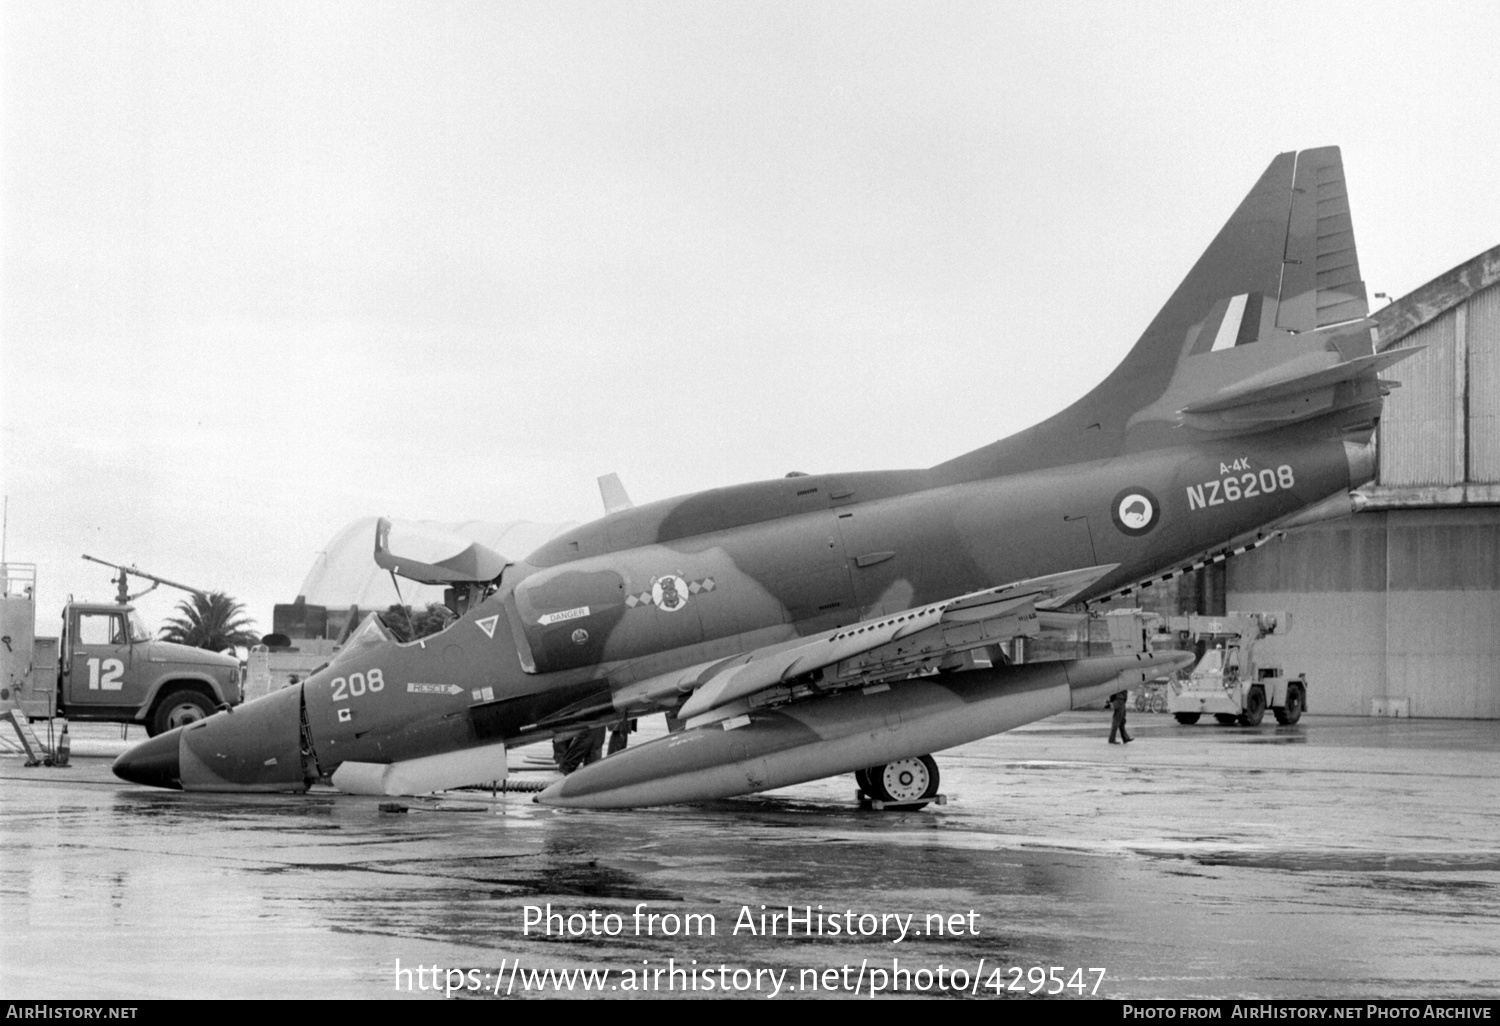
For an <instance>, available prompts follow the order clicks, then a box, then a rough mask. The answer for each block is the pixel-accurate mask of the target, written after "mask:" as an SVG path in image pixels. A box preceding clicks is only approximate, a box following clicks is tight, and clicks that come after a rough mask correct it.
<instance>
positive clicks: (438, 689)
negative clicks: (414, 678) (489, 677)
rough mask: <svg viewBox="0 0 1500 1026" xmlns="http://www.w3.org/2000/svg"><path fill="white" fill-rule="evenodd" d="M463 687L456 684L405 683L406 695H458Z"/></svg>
mask: <svg viewBox="0 0 1500 1026" xmlns="http://www.w3.org/2000/svg"><path fill="white" fill-rule="evenodd" d="M463 690H464V689H463V688H461V687H459V686H458V685H457V684H418V683H416V682H412V683H409V684H407V685H406V693H407V694H408V695H459V694H462V693H463Z"/></svg>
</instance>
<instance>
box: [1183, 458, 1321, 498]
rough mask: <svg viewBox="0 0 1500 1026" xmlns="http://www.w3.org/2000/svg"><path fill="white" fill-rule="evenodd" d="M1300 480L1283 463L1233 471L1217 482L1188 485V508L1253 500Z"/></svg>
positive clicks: (1289, 466) (1283, 488)
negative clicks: (1274, 466) (1235, 472)
mask: <svg viewBox="0 0 1500 1026" xmlns="http://www.w3.org/2000/svg"><path fill="white" fill-rule="evenodd" d="M1296 483H1297V475H1296V474H1295V473H1293V471H1292V468H1291V465H1290V464H1287V463H1283V464H1282V465H1281V466H1279V467H1277V468H1276V469H1275V470H1272V469H1271V468H1270V467H1267V468H1265V469H1264V470H1261V471H1254V470H1250V471H1246V472H1245V473H1243V474H1231V475H1230V476H1228V477H1225V478H1221V479H1219V480H1216V481H1205V482H1203V483H1202V484H1201V485H1188V488H1187V496H1188V509H1189V510H1195V509H1202V508H1206V507H1208V506H1222V505H1224V503H1226V502H1238V501H1239V500H1241V499H1253V498H1254V497H1255V496H1257V495H1270V494H1271V493H1272V492H1274V491H1278V490H1285V489H1287V488H1291V487H1292V486H1293V485H1295V484H1296Z"/></svg>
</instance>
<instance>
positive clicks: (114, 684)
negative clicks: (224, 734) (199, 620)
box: [33, 602, 243, 736]
mask: <svg viewBox="0 0 1500 1026" xmlns="http://www.w3.org/2000/svg"><path fill="white" fill-rule="evenodd" d="M242 698H243V690H242V682H241V671H240V662H239V659H237V658H236V657H234V656H229V655H220V654H219V653H217V652H209V651H206V650H204V649H200V648H191V647H189V646H187V645H178V644H175V643H173V642H170V641H157V640H154V639H153V638H152V637H151V634H150V632H149V631H147V630H146V627H145V625H144V624H143V623H142V622H141V619H140V617H139V616H138V615H137V614H136V611H135V609H134V607H132V606H121V605H113V604H103V603H100V604H95V603H87V602H71V603H69V604H68V605H67V606H66V607H64V609H63V623H62V633H61V635H60V637H59V645H58V659H57V693H56V706H55V713H54V714H55V715H58V716H66V717H67V718H68V719H70V720H103V721H108V722H115V723H142V724H144V725H145V727H146V732H147V733H148V734H150V735H152V736H155V735H157V734H160V733H163V732H165V731H168V730H171V729H172V728H173V727H181V726H183V725H184V724H188V723H192V722H194V721H195V720H201V719H204V718H205V717H207V716H210V715H212V714H213V713H214V711H215V710H217V709H218V708H219V707H220V706H232V705H237V704H239V702H240V701H241V699H242ZM33 715H34V714H33Z"/></svg>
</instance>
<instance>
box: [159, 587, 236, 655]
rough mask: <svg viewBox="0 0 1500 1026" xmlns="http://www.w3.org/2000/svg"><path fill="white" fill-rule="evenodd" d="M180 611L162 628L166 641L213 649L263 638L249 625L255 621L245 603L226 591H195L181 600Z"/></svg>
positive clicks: (162, 634)
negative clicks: (246, 609) (225, 592)
mask: <svg viewBox="0 0 1500 1026" xmlns="http://www.w3.org/2000/svg"><path fill="white" fill-rule="evenodd" d="M177 612H178V613H179V614H180V615H179V616H175V617H169V618H168V619H167V621H166V623H165V624H164V625H163V627H162V629H161V639H162V640H163V641H175V642H177V643H178V644H180V645H192V646H193V647H194V648H206V649H209V650H210V651H213V652H222V651H223V650H224V649H226V648H234V647H237V646H239V645H245V646H249V645H254V644H257V643H259V641H260V636H259V635H258V634H256V633H255V632H254V631H252V630H249V629H248V628H249V627H250V626H251V625H253V624H254V623H255V621H254V620H252V619H250V618H249V617H248V616H246V615H245V605H244V603H242V602H236V601H235V600H234V599H232V598H230V597H229V596H228V595H226V594H224V593H223V592H222V591H214V592H209V593H208V594H204V593H202V592H194V593H193V594H192V595H191V596H190V597H188V598H185V599H183V600H182V601H181V602H179V603H177Z"/></svg>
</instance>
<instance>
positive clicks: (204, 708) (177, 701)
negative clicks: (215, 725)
mask: <svg viewBox="0 0 1500 1026" xmlns="http://www.w3.org/2000/svg"><path fill="white" fill-rule="evenodd" d="M213 714H214V704H213V703H212V702H210V701H209V700H208V699H206V698H204V697H203V696H202V695H201V694H199V693H198V692H196V691H192V690H189V689H187V688H180V689H178V690H176V691H169V692H167V693H166V694H165V695H163V696H162V697H161V699H160V701H158V702H157V703H156V711H155V712H154V713H152V714H151V719H150V721H149V722H148V723H147V724H146V733H147V734H148V735H150V736H151V737H155V736H156V735H158V734H165V733H166V732H167V731H169V730H173V729H174V728H177V727H185V726H187V725H188V724H189V723H197V722H198V721H199V720H206V719H208V718H209V717H210V716H212V715H213Z"/></svg>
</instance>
